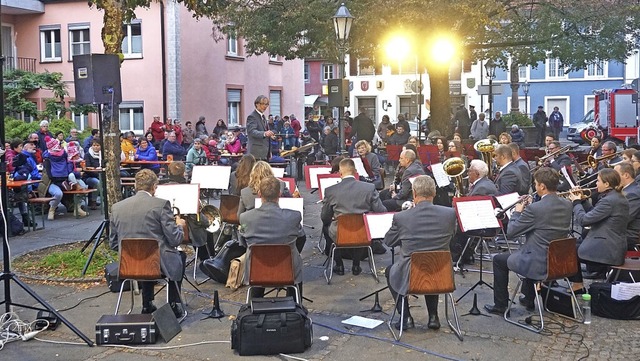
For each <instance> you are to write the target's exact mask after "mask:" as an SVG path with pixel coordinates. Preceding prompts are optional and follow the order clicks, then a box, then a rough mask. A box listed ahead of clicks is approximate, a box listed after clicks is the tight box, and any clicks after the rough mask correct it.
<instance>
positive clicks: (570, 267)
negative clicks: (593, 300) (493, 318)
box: [504, 238, 583, 333]
mask: <svg viewBox="0 0 640 361" xmlns="http://www.w3.org/2000/svg"><path fill="white" fill-rule="evenodd" d="M578 272H579V268H578V250H577V247H576V239H575V238H563V239H556V240H553V241H551V242H550V243H549V253H547V278H546V279H544V280H539V281H536V282H535V284H534V287H533V289H534V291H535V294H536V299H535V303H536V306H537V307H538V315H539V316H540V327H537V326H535V325H531V324H526V323H521V322H518V321H517V320H512V319H511V318H510V311H511V305H512V304H513V302H514V300H515V299H516V295H517V294H518V291H520V287H521V286H522V281H523V279H524V277H522V276H520V275H518V284H517V285H516V287H515V288H514V289H513V294H512V296H511V300H509V307H507V310H506V311H505V313H504V319H505V320H506V321H507V322H509V323H512V324H514V325H517V326H520V327H522V328H526V329H527V330H529V331H533V332H536V333H540V332H542V330H543V329H544V318H543V317H542V309H543V308H544V309H545V310H546V311H547V312H549V313H553V314H555V315H559V316H562V317H566V316H564V315H562V314H559V313H556V312H553V311H549V309H548V308H547V300H548V299H549V293H550V292H548V293H547V297H545V299H544V301H542V302H541V300H540V298H541V297H538V296H539V294H538V285H539V284H541V283H543V282H551V281H556V280H561V279H564V280H565V282H567V284H568V285H569V287H568V288H569V289H570V290H571V299H572V300H573V304H574V305H576V306H577V305H579V303H578V298H577V297H576V294H575V292H573V290H572V289H571V282H569V279H568V277H570V276H573V275H575V274H576V273H578ZM575 308H576V309H577V311H578V314H579V318H570V317H569V318H570V319H572V320H575V321H578V322H581V321H582V317H583V316H582V309H581V308H580V307H575Z"/></svg>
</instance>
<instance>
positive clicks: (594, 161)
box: [580, 151, 622, 170]
mask: <svg viewBox="0 0 640 361" xmlns="http://www.w3.org/2000/svg"><path fill="white" fill-rule="evenodd" d="M620 154H622V151H619V152H616V153H612V154H607V155H603V156H601V157H597V158H596V157H594V156H593V155H589V156H588V157H587V160H586V161H585V162H586V164H587V165H589V168H591V169H593V170H597V169H598V164H600V162H602V161H604V160H609V159H612V158H615V157H617V156H619V155H620ZM583 163H584V162H583ZM583 163H580V164H583ZM607 166H612V165H607Z"/></svg>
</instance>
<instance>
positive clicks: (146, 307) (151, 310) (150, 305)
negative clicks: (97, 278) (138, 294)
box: [142, 302, 158, 314]
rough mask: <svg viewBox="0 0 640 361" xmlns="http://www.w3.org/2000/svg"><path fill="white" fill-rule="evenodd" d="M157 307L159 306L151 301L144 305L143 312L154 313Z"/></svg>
mask: <svg viewBox="0 0 640 361" xmlns="http://www.w3.org/2000/svg"><path fill="white" fill-rule="evenodd" d="M157 309H158V308H157V307H156V306H155V305H154V304H153V302H149V303H148V304H146V305H144V306H142V314H148V313H154V312H155V311H156V310H157Z"/></svg>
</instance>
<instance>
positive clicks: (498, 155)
mask: <svg viewBox="0 0 640 361" xmlns="http://www.w3.org/2000/svg"><path fill="white" fill-rule="evenodd" d="M495 159H496V164H497V165H498V167H499V168H498V169H499V170H498V175H497V176H496V180H495V183H496V187H498V195H504V194H509V193H514V192H515V193H517V192H519V191H521V190H522V189H523V188H524V186H523V184H522V183H523V181H522V172H521V171H520V168H518V166H517V165H516V164H515V163H514V162H513V155H512V153H511V148H510V147H509V146H508V145H505V144H500V145H498V146H497V147H496V150H495Z"/></svg>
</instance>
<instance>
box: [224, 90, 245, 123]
mask: <svg viewBox="0 0 640 361" xmlns="http://www.w3.org/2000/svg"><path fill="white" fill-rule="evenodd" d="M241 100H242V90H240V89H228V90H227V119H228V120H229V124H228V125H231V124H240V106H241Z"/></svg>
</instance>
